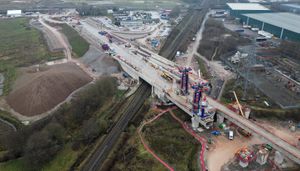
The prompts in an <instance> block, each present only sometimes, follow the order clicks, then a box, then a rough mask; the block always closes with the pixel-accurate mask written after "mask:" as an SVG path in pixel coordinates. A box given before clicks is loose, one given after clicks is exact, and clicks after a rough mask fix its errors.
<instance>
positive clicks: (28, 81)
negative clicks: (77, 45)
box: [6, 63, 92, 116]
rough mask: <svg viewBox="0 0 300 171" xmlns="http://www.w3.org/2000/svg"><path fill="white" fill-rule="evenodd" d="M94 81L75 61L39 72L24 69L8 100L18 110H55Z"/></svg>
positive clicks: (32, 112)
mask: <svg viewBox="0 0 300 171" xmlns="http://www.w3.org/2000/svg"><path fill="white" fill-rule="evenodd" d="M91 80H92V78H91V77H89V76H88V75H87V74H86V73H85V72H84V71H82V70H81V69H80V68H79V67H78V66H76V65H75V64H73V63H67V64H59V65H55V66H51V67H46V68H40V69H39V71H36V69H32V68H30V69H24V71H23V74H22V76H20V78H18V79H17V80H16V82H15V86H14V89H13V91H12V92H11V93H10V94H9V95H8V97H7V99H6V100H7V102H8V104H9V105H10V106H11V107H12V108H13V109H14V110H15V111H16V112H18V113H20V114H22V115H25V116H34V115H38V114H41V113H44V112H46V111H48V110H50V109H52V108H53V107H55V106H56V105H58V104H59V103H61V102H62V101H64V100H65V99H66V98H67V97H68V96H69V95H70V94H71V93H72V92H73V91H75V90H76V89H78V88H80V87H82V86H83V85H85V84H87V83H88V82H90V81H91Z"/></svg>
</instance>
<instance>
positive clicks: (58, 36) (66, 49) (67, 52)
mask: <svg viewBox="0 0 300 171" xmlns="http://www.w3.org/2000/svg"><path fill="white" fill-rule="evenodd" d="M39 22H40V23H41V24H42V25H43V26H44V27H45V28H46V29H48V30H49V31H50V32H51V33H52V34H53V36H55V37H56V39H57V40H58V41H59V42H60V43H61V44H62V45H63V47H64V53H65V55H66V58H67V59H68V60H72V51H71V49H70V47H69V46H68V44H67V43H66V41H65V40H64V38H63V36H62V34H61V33H60V32H59V31H57V30H56V29H55V28H53V27H51V26H49V25H48V24H46V23H45V22H44V20H43V16H41V17H39ZM50 22H51V21H50Z"/></svg>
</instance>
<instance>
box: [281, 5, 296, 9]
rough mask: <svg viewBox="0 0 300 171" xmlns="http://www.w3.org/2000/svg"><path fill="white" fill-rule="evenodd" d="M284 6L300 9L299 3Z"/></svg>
mask: <svg viewBox="0 0 300 171" xmlns="http://www.w3.org/2000/svg"><path fill="white" fill-rule="evenodd" d="M282 6H285V7H291V8H297V9H300V5H299V4H282Z"/></svg>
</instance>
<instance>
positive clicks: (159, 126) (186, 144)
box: [112, 111, 201, 171]
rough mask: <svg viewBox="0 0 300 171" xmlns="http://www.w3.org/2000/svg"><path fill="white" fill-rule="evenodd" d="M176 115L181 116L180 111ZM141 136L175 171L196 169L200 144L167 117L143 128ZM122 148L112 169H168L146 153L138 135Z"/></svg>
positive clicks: (158, 170) (132, 170)
mask: <svg viewBox="0 0 300 171" xmlns="http://www.w3.org/2000/svg"><path fill="white" fill-rule="evenodd" d="M176 114H177V116H181V115H182V114H181V112H179V111H177V112H176ZM150 115H151V112H150ZM148 116H149V113H148V114H147V116H146V118H150V117H148ZM181 117H183V116H181ZM143 136H144V139H145V140H146V141H147V143H148V145H149V147H150V148H151V149H152V150H153V151H154V152H155V153H156V154H157V155H158V156H159V157H160V158H162V159H163V160H164V161H165V162H167V163H168V164H169V165H170V166H172V167H173V168H174V169H175V170H199V168H198V166H197V159H198V157H199V156H198V152H199V149H200V147H201V145H200V144H199V143H198V142H197V141H196V140H195V139H194V138H193V137H192V136H190V135H189V134H188V133H187V132H185V130H184V129H183V128H182V127H181V125H180V124H179V123H177V121H176V120H174V119H173V118H172V116H171V115H170V114H168V113H166V114H165V115H163V116H162V117H160V118H159V119H158V120H156V121H154V122H153V123H151V124H149V125H146V126H145V127H144V129H143ZM123 147H124V148H122V150H121V151H120V152H119V154H118V156H117V157H116V158H117V161H116V162H115V165H114V167H113V168H112V170H130V171H139V170H145V171H164V170H167V169H166V168H165V167H164V166H163V165H162V164H160V163H159V162H158V161H156V159H155V158H154V157H152V156H151V155H150V154H149V153H148V152H147V151H146V150H145V148H144V146H143V145H142V143H141V141H140V139H139V136H138V134H137V133H136V134H134V136H132V137H131V138H130V139H129V140H128V141H127V143H126V144H125V145H124V146H123Z"/></svg>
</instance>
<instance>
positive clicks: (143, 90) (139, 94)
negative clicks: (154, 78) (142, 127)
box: [82, 82, 151, 171]
mask: <svg viewBox="0 0 300 171" xmlns="http://www.w3.org/2000/svg"><path fill="white" fill-rule="evenodd" d="M150 90H151V86H150V85H149V84H147V83H145V82H143V83H142V84H141V85H140V86H139V87H138V89H137V91H136V93H135V94H134V95H133V97H132V99H131V100H130V101H129V102H128V103H127V106H126V108H125V109H124V110H123V111H124V112H123V115H122V116H121V118H120V119H119V121H118V122H117V123H116V125H115V126H114V127H113V129H112V130H111V131H110V133H109V134H108V135H107V137H106V138H105V140H104V141H103V143H102V144H101V145H100V146H99V148H97V150H96V151H95V152H94V154H93V155H92V156H91V157H90V159H89V161H88V162H87V163H86V165H85V166H84V167H83V169H82V170H83V171H95V170H98V169H99V168H101V166H102V164H103V163H104V161H105V159H106V157H107V156H108V154H109V152H110V150H111V149H112V148H113V146H114V145H115V143H116V142H117V139H118V138H119V136H120V134H121V133H122V132H123V130H124V129H125V128H126V127H127V124H128V122H129V121H130V120H131V118H132V117H133V116H134V115H135V114H136V113H137V112H138V110H139V109H140V108H141V107H142V106H143V104H144V102H145V100H146V99H147V98H148V97H149V96H150V93H151V91H150Z"/></svg>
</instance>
